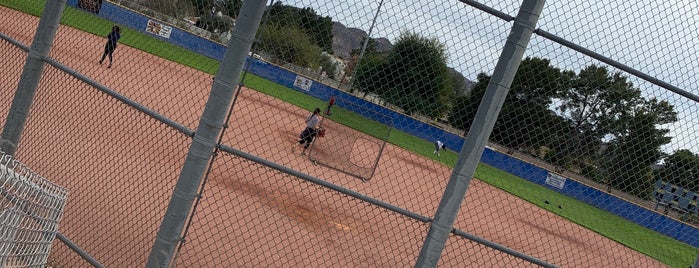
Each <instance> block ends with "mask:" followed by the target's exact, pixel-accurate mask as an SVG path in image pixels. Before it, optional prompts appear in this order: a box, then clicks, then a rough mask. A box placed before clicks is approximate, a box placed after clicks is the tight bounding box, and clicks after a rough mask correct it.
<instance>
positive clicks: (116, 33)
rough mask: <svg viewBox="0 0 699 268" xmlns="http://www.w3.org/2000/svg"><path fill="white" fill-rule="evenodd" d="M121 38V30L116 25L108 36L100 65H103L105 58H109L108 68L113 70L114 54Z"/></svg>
mask: <svg viewBox="0 0 699 268" xmlns="http://www.w3.org/2000/svg"><path fill="white" fill-rule="evenodd" d="M119 38H121V28H120V27H119V26H118V25H114V26H112V31H111V32H109V34H108V35H107V44H105V45H104V53H102V59H100V64H102V62H104V58H105V57H107V56H109V66H107V68H112V54H114V50H115V49H116V47H117V42H119Z"/></svg>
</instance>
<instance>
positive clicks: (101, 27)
mask: <svg viewBox="0 0 699 268" xmlns="http://www.w3.org/2000/svg"><path fill="white" fill-rule="evenodd" d="M0 4H1V5H4V6H7V7H10V8H14V9H17V10H21V11H23V12H25V13H29V14H32V15H35V16H40V15H41V12H42V10H43V2H42V1H27V0H4V1H2V3H0ZM61 23H62V24H64V25H67V26H70V27H73V28H77V29H80V30H83V31H85V32H89V33H92V34H95V35H99V36H105V35H106V34H107V33H108V32H109V30H110V29H111V27H112V25H113V24H112V23H111V22H109V21H106V20H104V19H101V18H99V17H97V16H94V15H92V14H89V13H86V12H82V11H79V10H76V9H73V8H66V10H65V12H64V16H63V18H62V20H61ZM122 36H123V37H122V40H121V42H122V43H123V44H125V45H128V46H131V47H134V48H137V49H140V50H142V51H145V52H147V53H151V54H154V55H157V56H160V57H162V58H165V59H168V60H171V61H175V62H179V63H181V64H184V65H187V66H190V67H192V68H195V69H198V70H201V71H204V72H206V73H209V74H214V73H215V72H216V70H217V69H218V65H219V63H218V61H216V60H214V59H211V58H208V57H205V56H202V55H200V54H197V53H194V52H191V51H189V50H185V49H183V48H180V47H177V46H175V45H172V44H170V43H167V42H164V41H161V40H158V39H156V38H153V37H151V36H149V35H146V34H143V33H140V32H137V31H135V30H131V29H123V34H122ZM244 82H245V84H246V86H248V87H251V88H254V89H256V90H258V91H260V92H262V93H265V94H268V95H271V96H274V97H276V98H279V99H282V100H284V101H286V102H288V103H291V104H293V105H296V106H299V107H301V108H304V109H306V110H312V109H313V108H315V107H321V108H323V107H325V102H324V101H322V100H320V99H316V98H311V97H308V96H307V95H305V94H303V93H301V92H298V91H296V90H293V89H289V88H287V87H284V86H281V85H278V84H276V83H273V82H271V81H268V80H265V79H262V78H260V77H258V76H255V75H251V74H248V75H247V76H246V79H245V81H244ZM336 108H337V109H335V108H334V112H333V117H332V118H333V120H336V121H338V122H339V123H342V124H344V125H347V126H349V127H352V128H354V129H357V130H359V131H362V132H365V133H367V134H369V135H372V136H375V137H379V138H382V137H384V136H385V135H386V133H387V131H388V127H387V126H385V125H382V124H379V123H377V122H374V121H370V120H366V119H365V118H363V117H361V116H359V115H356V114H353V113H351V112H349V111H347V110H344V109H341V107H336ZM388 142H390V143H392V144H394V145H397V146H399V147H402V148H404V149H407V150H410V151H412V152H414V153H416V154H419V155H422V156H425V157H428V158H431V159H434V160H437V161H442V162H443V163H445V164H446V165H448V166H450V167H453V165H454V163H453V162H449V161H446V160H451V161H453V159H456V158H457V154H456V153H455V152H451V151H447V152H445V154H443V156H442V157H441V158H436V157H435V156H434V155H433V154H432V150H433V145H432V142H431V141H425V140H422V139H420V138H417V137H415V136H412V135H409V134H407V133H405V132H402V131H397V130H392V131H391V132H390V136H389V138H388ZM475 177H477V178H479V179H480V180H482V181H484V182H486V183H488V184H491V185H493V186H495V187H498V188H500V189H503V190H504V191H507V192H509V193H511V194H513V195H515V196H518V197H520V198H522V199H524V200H527V201H528V202H531V203H533V204H535V205H537V206H540V207H542V208H544V209H547V210H549V211H551V212H553V213H555V214H557V215H560V216H561V217H564V218H566V219H569V220H570V221H572V222H575V223H576V224H579V225H581V226H584V227H586V228H588V229H590V230H592V231H594V232H597V233H599V234H601V235H603V236H606V237H608V238H610V239H613V240H615V241H617V242H619V243H621V244H624V245H626V246H627V247H629V248H632V249H634V250H637V251H639V252H641V253H644V254H646V255H648V256H651V257H653V258H655V259H657V260H659V261H661V262H663V263H665V264H668V265H670V266H672V267H688V266H690V265H691V264H692V262H693V261H694V259H695V258H696V257H697V254H699V251H698V250H697V249H696V248H694V247H691V246H689V245H687V244H684V243H681V242H678V241H676V240H674V239H671V238H669V237H667V236H664V235H662V234H660V233H657V232H654V231H652V230H649V229H647V228H644V227H642V226H640V225H637V224H635V223H632V222H630V221H627V220H625V219H623V218H621V217H618V216H616V215H614V214H611V213H608V212H606V211H603V210H600V209H597V208H595V207H593V206H590V205H587V204H585V203H583V202H580V201H578V200H576V199H574V198H571V197H568V196H565V195H562V194H559V193H557V192H554V191H551V190H549V189H546V188H545V187H543V186H540V185H537V184H535V183H532V182H529V181H527V180H524V179H522V178H519V177H516V176H513V175H511V174H509V173H506V172H503V171H501V170H498V169H495V168H493V167H490V166H487V165H485V164H480V165H479V166H478V169H477V170H476V175H475ZM544 200H548V201H549V203H550V204H544ZM558 205H562V206H563V208H562V209H558ZM658 249H662V250H658Z"/></svg>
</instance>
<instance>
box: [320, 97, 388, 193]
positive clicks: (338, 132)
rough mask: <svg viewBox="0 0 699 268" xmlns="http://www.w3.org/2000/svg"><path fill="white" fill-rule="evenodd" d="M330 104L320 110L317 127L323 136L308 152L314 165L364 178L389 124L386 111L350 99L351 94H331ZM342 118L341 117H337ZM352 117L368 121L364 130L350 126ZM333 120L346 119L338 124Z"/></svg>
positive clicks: (371, 170) (383, 143)
mask: <svg viewBox="0 0 699 268" xmlns="http://www.w3.org/2000/svg"><path fill="white" fill-rule="evenodd" d="M333 98H334V99H335V102H334V105H332V108H330V109H328V108H327V107H326V108H325V109H324V110H323V118H322V120H321V123H320V126H321V127H322V128H324V129H325V133H326V134H325V136H324V137H316V138H315V140H314V141H313V144H312V145H311V147H310V150H309V152H308V157H309V159H310V160H311V161H313V163H314V164H321V165H324V166H327V167H330V168H333V169H336V170H338V171H340V172H343V173H346V174H349V175H352V176H355V177H357V178H360V179H362V180H363V181H368V180H370V179H371V177H372V176H373V175H374V172H375V171H376V167H377V166H378V164H379V159H380V158H381V153H382V151H383V148H384V146H386V140H388V136H389V134H390V133H391V128H392V127H393V122H392V119H391V118H390V117H389V116H388V115H387V114H386V113H380V111H376V110H375V109H370V108H369V106H367V105H362V104H363V103H365V102H357V101H352V99H351V97H345V98H343V97H339V96H334V97H333ZM338 119H342V120H338ZM353 119H354V120H357V121H359V120H361V121H362V122H366V120H371V121H372V122H371V124H366V123H361V124H357V126H361V125H364V126H369V125H370V127H368V129H366V130H364V131H360V130H357V129H356V127H357V126H353V125H352V122H353ZM337 121H341V122H348V123H345V124H340V123H338V122H337Z"/></svg>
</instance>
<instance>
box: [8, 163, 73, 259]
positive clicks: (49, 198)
mask: <svg viewBox="0 0 699 268" xmlns="http://www.w3.org/2000/svg"><path fill="white" fill-rule="evenodd" d="M0 193H2V198H1V199H0V267H45V266H46V263H47V261H48V256H49V252H50V250H51V243H52V242H53V240H54V238H55V237H56V233H57V232H58V222H59V220H60V219H61V215H62V214H63V207H64V205H65V202H66V197H67V195H68V191H67V190H66V189H65V188H63V187H60V186H58V185H55V184H53V183H51V182H49V181H48V180H46V179H45V178H43V177H41V176H40V175H38V174H36V173H34V172H32V171H31V170H29V168H27V167H26V166H24V165H23V164H21V163H19V162H18V161H16V160H14V159H13V158H12V156H10V155H8V154H5V153H4V152H2V151H0Z"/></svg>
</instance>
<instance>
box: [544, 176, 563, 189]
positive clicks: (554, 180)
mask: <svg viewBox="0 0 699 268" xmlns="http://www.w3.org/2000/svg"><path fill="white" fill-rule="evenodd" d="M565 183H566V178H565V177H562V176H560V175H557V174H553V173H551V172H549V173H548V174H547V175H546V184H548V185H551V186H553V187H556V188H558V189H563V186H564V185H565Z"/></svg>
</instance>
